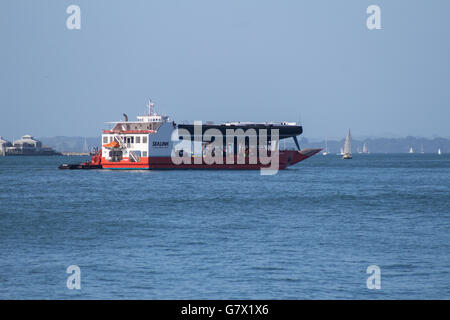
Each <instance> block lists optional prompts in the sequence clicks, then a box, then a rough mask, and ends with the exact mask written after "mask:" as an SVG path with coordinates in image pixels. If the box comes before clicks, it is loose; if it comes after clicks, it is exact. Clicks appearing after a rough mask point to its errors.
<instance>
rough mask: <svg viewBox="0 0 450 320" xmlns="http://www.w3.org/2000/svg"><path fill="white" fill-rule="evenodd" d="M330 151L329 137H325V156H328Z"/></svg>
mask: <svg viewBox="0 0 450 320" xmlns="http://www.w3.org/2000/svg"><path fill="white" fill-rule="evenodd" d="M328 153H329V151H328V138H325V151H324V152H322V154H323V155H324V156H326V155H327V154H328Z"/></svg>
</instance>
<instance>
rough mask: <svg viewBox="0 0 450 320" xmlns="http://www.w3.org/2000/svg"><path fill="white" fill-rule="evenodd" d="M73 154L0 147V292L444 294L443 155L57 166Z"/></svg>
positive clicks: (59, 295) (448, 216) (448, 206)
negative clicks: (181, 167)
mask: <svg viewBox="0 0 450 320" xmlns="http://www.w3.org/2000/svg"><path fill="white" fill-rule="evenodd" d="M83 160H84V158H83V157H72V158H68V157H56V156H55V157H0V298H1V299H29V298H32V299H417V298H418V299H449V298H450V156H448V155H442V156H438V155H428V154H414V155H409V154H399V155H384V154H383V155H381V154H380V155H379V154H369V155H359V154H356V155H354V158H353V159H352V160H342V159H341V158H340V157H339V156H336V155H328V156H322V155H320V154H318V155H315V156H313V157H312V158H310V159H307V160H305V161H303V162H301V163H299V164H297V165H295V166H293V167H291V168H289V169H287V170H284V171H280V172H279V173H278V174H276V175H273V176H262V175H260V173H259V171H206V170H202V171H194V170H192V171H191V170H186V171H126V170H120V171H112V170H111V171H110V170H73V171H72V170H58V169H57V166H58V165H59V164H60V163H67V162H81V161H83ZM73 265H75V266H78V267H79V270H80V272H81V274H80V278H79V279H80V285H81V289H79V290H77V289H69V288H68V286H67V279H68V278H69V277H70V276H71V274H69V273H66V271H67V268H68V267H69V266H73ZM373 265H375V266H377V267H378V268H379V270H380V275H379V280H380V289H369V288H370V286H368V283H367V282H368V281H367V280H368V278H369V277H371V275H372V274H371V273H369V274H368V273H367V268H368V267H369V266H373Z"/></svg>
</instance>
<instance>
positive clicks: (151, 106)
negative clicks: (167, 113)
mask: <svg viewBox="0 0 450 320" xmlns="http://www.w3.org/2000/svg"><path fill="white" fill-rule="evenodd" d="M147 107H148V115H149V116H153V115H155V110H154V107H155V104H154V103H153V102H152V100H151V99H150V100H148V104H147Z"/></svg>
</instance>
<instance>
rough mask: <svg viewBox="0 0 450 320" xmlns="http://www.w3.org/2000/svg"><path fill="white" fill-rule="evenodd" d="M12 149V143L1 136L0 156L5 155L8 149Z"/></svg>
mask: <svg viewBox="0 0 450 320" xmlns="http://www.w3.org/2000/svg"><path fill="white" fill-rule="evenodd" d="M9 147H12V143H11V142H9V141H8V140H5V139H3V137H1V136H0V156H3V155H5V152H6V148H9Z"/></svg>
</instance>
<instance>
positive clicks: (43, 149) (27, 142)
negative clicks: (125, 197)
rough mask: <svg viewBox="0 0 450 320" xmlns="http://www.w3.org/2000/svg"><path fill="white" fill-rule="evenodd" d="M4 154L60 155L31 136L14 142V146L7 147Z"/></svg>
mask: <svg viewBox="0 0 450 320" xmlns="http://www.w3.org/2000/svg"><path fill="white" fill-rule="evenodd" d="M9 144H11V143H9ZM3 153H4V155H5V156H46V155H48V156H51V155H59V154H60V153H58V152H56V151H55V150H53V149H52V148H50V147H47V146H44V145H42V142H40V141H39V140H36V139H34V138H33V137H32V136H30V135H25V136H23V137H22V138H21V139H19V140H16V141H14V144H13V145H12V146H9V147H6V148H5V149H4V152H3Z"/></svg>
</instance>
